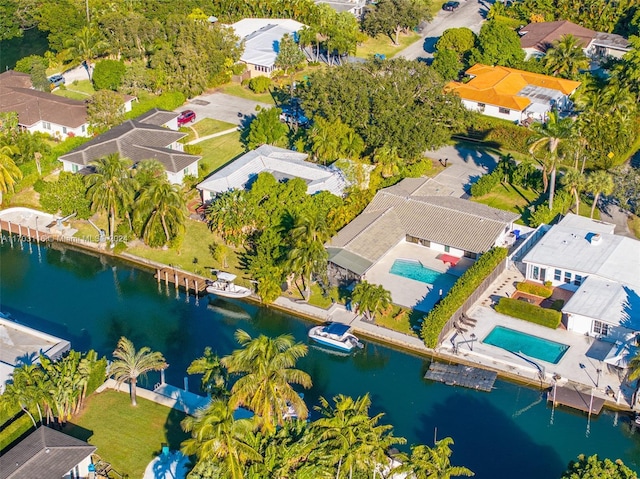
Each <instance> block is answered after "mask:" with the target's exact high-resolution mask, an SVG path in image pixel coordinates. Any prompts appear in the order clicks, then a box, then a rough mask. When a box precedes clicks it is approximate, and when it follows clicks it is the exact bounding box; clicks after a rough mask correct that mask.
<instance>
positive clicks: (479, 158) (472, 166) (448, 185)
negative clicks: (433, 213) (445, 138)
mask: <svg viewBox="0 0 640 479" xmlns="http://www.w3.org/2000/svg"><path fill="white" fill-rule="evenodd" d="M425 154H426V156H428V157H429V158H432V159H434V160H440V161H441V162H442V163H445V161H446V165H447V168H445V169H444V170H443V171H441V172H440V173H439V174H438V175H436V177H435V178H434V180H436V181H437V182H438V183H440V184H441V185H444V187H445V188H442V192H440V193H436V194H444V195H447V196H457V197H460V198H468V197H469V194H470V189H471V185H472V184H473V183H475V182H476V181H478V180H479V179H480V177H481V176H482V175H484V174H487V173H491V172H492V171H493V170H494V168H495V167H496V165H497V164H498V163H497V162H498V159H497V156H496V155H495V154H494V153H489V152H488V151H487V150H484V149H482V148H475V149H474V148H468V147H465V146H459V145H453V146H445V147H442V148H440V149H438V150H434V151H427V152H426V153H425Z"/></svg>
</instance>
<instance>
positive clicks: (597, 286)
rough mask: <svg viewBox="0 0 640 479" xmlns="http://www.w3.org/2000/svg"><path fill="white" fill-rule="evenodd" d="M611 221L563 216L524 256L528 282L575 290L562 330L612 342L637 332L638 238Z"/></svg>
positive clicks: (639, 301) (639, 304) (639, 287)
mask: <svg viewBox="0 0 640 479" xmlns="http://www.w3.org/2000/svg"><path fill="white" fill-rule="evenodd" d="M614 228H615V225H612V224H608V223H604V222H602V221H596V220H591V219H589V218H585V217H582V216H577V215H574V214H568V215H567V216H566V217H565V218H563V219H562V221H560V222H559V223H558V224H557V225H554V226H552V227H551V228H549V230H548V231H547V232H546V233H545V234H544V235H542V236H540V237H539V239H537V242H535V244H534V245H533V246H532V247H530V249H529V251H528V253H526V255H525V256H524V257H523V259H522V263H523V264H524V267H525V268H526V269H525V276H526V279H527V280H530V281H536V282H541V283H543V282H550V283H551V285H552V286H554V287H560V288H562V289H567V290H569V291H572V292H574V294H573V295H572V296H571V298H570V299H569V300H568V301H567V302H566V304H564V306H563V307H562V312H563V314H564V321H565V324H566V327H567V330H569V331H574V332H576V333H579V334H586V335H592V336H597V337H609V339H612V340H625V339H628V337H629V336H630V335H633V334H635V333H637V332H639V331H640V241H638V240H635V239H632V238H628V237H626V236H620V235H616V234H614Z"/></svg>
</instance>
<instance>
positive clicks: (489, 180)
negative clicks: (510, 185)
mask: <svg viewBox="0 0 640 479" xmlns="http://www.w3.org/2000/svg"><path fill="white" fill-rule="evenodd" d="M500 176H501V173H499V172H498V171H494V172H493V173H490V174H488V175H483V176H481V177H480V179H479V180H478V181H476V182H475V183H474V184H473V185H471V196H474V197H478V196H484V195H486V194H487V193H489V192H490V191H491V190H492V189H494V188H495V187H496V186H497V185H498V183H500Z"/></svg>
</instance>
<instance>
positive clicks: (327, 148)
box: [309, 117, 339, 165]
mask: <svg viewBox="0 0 640 479" xmlns="http://www.w3.org/2000/svg"><path fill="white" fill-rule="evenodd" d="M309 136H310V137H311V143H312V145H313V152H314V153H315V155H316V157H317V158H320V159H321V160H322V163H323V164H325V165H326V164H327V161H333V160H335V159H336V156H337V154H338V148H339V142H338V137H337V136H336V135H335V132H334V125H333V124H332V123H330V122H329V121H328V120H325V119H324V118H320V117H319V118H317V119H315V120H314V123H313V128H312V129H311V134H310V135H309Z"/></svg>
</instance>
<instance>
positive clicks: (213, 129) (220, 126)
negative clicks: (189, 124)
mask: <svg viewBox="0 0 640 479" xmlns="http://www.w3.org/2000/svg"><path fill="white" fill-rule="evenodd" d="M236 126H237V125H234V124H233V123H227V122H226V121H220V120H214V119H213V118H205V119H203V120H200V121H199V122H197V123H195V124H194V125H193V128H194V129H195V130H196V131H197V132H198V136H199V137H203V136H207V135H213V134H214V133H218V132H220V131H225V130H230V129H231V128H236Z"/></svg>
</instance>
